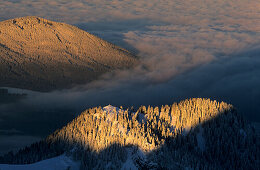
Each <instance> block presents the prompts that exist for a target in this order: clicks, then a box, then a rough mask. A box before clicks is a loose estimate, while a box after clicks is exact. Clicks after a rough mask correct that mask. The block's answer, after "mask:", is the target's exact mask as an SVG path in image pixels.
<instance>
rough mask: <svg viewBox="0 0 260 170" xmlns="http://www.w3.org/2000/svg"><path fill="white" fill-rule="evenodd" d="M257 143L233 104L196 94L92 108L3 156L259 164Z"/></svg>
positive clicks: (176, 165)
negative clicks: (132, 107) (155, 103)
mask: <svg viewBox="0 0 260 170" xmlns="http://www.w3.org/2000/svg"><path fill="white" fill-rule="evenodd" d="M259 146H260V145H259V140H258V139H257V136H256V134H255V133H254V128H253V127H252V126H251V125H248V124H247V123H246V122H245V120H243V119H242V118H241V117H240V116H239V115H238V114H237V112H236V110H235V109H234V108H233V106H232V105H229V104H227V103H224V102H221V103H219V102H216V101H211V100H209V99H200V98H198V99H189V100H185V101H181V102H180V103H178V104H177V103H174V104H173V105H171V106H168V105H165V106H162V107H161V108H160V109H159V108H158V107H151V106H149V107H144V106H142V107H140V108H139V109H138V110H137V111H136V112H133V111H129V110H123V109H119V108H116V107H113V106H107V107H104V108H102V107H98V108H92V109H88V110H86V111H85V112H83V113H82V114H81V115H80V116H78V117H77V118H76V119H74V120H73V121H71V122H70V123H68V125H67V126H65V127H63V128H62V129H60V130H57V131H56V132H54V133H53V134H51V135H50V136H49V137H47V139H46V140H44V141H42V142H40V143H36V144H33V145H32V146H31V147H29V148H25V149H23V150H21V151H19V152H18V153H17V154H16V155H12V154H11V153H9V154H8V155H6V156H5V157H3V158H2V159H0V160H2V162H4V163H19V164H22V163H32V162H36V161H39V160H42V159H46V158H49V157H54V156H57V155H59V154H62V153H64V152H66V153H67V154H68V155H71V156H73V157H74V158H75V159H76V160H81V169H120V168H126V167H127V166H131V167H132V168H133V169H136V168H137V169H187V168H188V169H256V168H257V167H258V165H259V155H260V154H259ZM32 155H33V156H32ZM35 155H37V156H35ZM0 162H1V161H0Z"/></svg>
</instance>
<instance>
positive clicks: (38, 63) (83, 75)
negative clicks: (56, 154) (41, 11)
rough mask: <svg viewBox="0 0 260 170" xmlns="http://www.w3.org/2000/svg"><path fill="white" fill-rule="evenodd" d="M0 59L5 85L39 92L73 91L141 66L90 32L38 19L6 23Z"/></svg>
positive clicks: (0, 27) (0, 32) (0, 34)
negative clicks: (107, 75) (107, 74)
mask: <svg viewBox="0 0 260 170" xmlns="http://www.w3.org/2000/svg"><path fill="white" fill-rule="evenodd" d="M0 56H1V58H0V86H4V87H16V88H24V89H30V90H38V91H50V90H55V89H62V88H70V87H72V86H73V85H75V84H84V83H87V82H90V81H92V80H95V79H97V78H98V77H99V76H100V75H101V74H103V73H105V72H109V71H112V70H114V69H125V68H131V67H133V66H134V65H136V64H137V63H138V62H137V59H136V57H135V56H134V55H132V54H131V53H130V52H128V51H127V50H125V49H123V48H120V47H118V46H116V45H114V44H111V43H109V42H107V41H104V40H102V39H100V38H98V37H96V36H94V35H92V34H90V33H88V32H86V31H83V30H81V29H79V28H77V27H75V26H72V25H69V24H65V23H59V22H54V21H49V20H46V19H43V18H40V17H35V16H28V17H22V18H16V19H11V20H7V21H2V22H0ZM46 75H48V76H46ZM18 82H23V83H18Z"/></svg>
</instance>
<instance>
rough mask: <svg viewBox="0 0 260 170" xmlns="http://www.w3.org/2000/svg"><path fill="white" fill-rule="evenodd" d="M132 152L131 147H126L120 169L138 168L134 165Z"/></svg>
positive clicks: (133, 169) (132, 169)
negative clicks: (125, 156) (125, 155)
mask: <svg viewBox="0 0 260 170" xmlns="http://www.w3.org/2000/svg"><path fill="white" fill-rule="evenodd" d="M132 154H133V148H127V160H126V161H125V163H124V164H123V166H122V168H121V170H130V169H131V170H138V168H137V167H136V166H135V163H134V161H133V159H132Z"/></svg>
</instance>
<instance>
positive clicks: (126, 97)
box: [0, 0, 260, 145]
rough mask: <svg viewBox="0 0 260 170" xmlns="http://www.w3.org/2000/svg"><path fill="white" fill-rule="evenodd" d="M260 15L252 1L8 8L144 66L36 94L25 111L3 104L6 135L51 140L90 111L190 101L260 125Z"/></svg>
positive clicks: (0, 14) (4, 10)
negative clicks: (104, 44) (227, 106)
mask: <svg viewBox="0 0 260 170" xmlns="http://www.w3.org/2000/svg"><path fill="white" fill-rule="evenodd" d="M259 9H260V3H259V2H258V1H252V0H229V1H225V0H216V1H212V0H206V1H203V3H202V2H201V1H200V0H194V1H190V0H187V1H183V0H164V1H162V0H161V1H160V0H150V1H145V0H131V1H128V0H111V1H105V0H95V1H92V0H85V1H81V0H75V1H69V0H56V1H53V0H45V1H41V0H2V1H1V2H0V20H5V19H11V18H15V17H22V16H26V15H36V16H40V17H44V18H46V19H50V20H54V21H61V22H66V23H69V24H74V25H76V26H78V27H80V28H81V29H84V30H86V31H89V32H90V33H93V34H95V35H97V36H99V37H101V38H103V39H105V40H108V41H110V42H112V43H114V44H117V45H120V46H122V47H124V48H127V49H129V50H130V51H132V52H134V53H135V54H136V55H137V56H139V57H140V62H141V64H140V65H138V66H136V67H135V68H133V69H131V70H123V71H122V70H121V71H115V72H112V73H108V74H105V75H103V76H102V77H101V78H100V79H99V80H97V81H94V82H92V83H90V84H87V85H84V86H79V87H75V88H74V89H70V90H63V91H54V92H51V93H37V92H29V95H28V97H27V98H26V99H24V100H21V101H20V102H18V103H11V104H10V103H9V104H2V105H0V111H1V112H0V120H2V121H1V124H2V126H0V129H3V126H7V124H12V122H13V124H14V123H16V124H17V127H15V125H13V127H11V126H10V127H9V128H10V129H12V128H16V129H18V130H21V131H22V132H23V133H24V134H25V135H31V134H34V133H36V131H37V128H39V129H38V130H40V129H43V128H44V126H46V127H47V126H48V128H49V130H48V131H44V132H42V134H43V135H44V134H45V133H46V134H47V132H48V133H49V131H51V129H52V130H54V129H55V128H57V126H58V127H60V126H62V125H63V124H64V123H65V122H67V121H69V120H71V118H72V117H75V116H76V114H79V113H80V112H81V111H83V110H84V109H87V108H88V107H94V106H99V105H102V106H104V105H107V104H112V105H115V106H120V105H122V106H125V107H130V106H135V107H138V106H140V105H162V104H171V103H173V102H176V101H179V100H182V99H185V98H190V97H207V98H212V99H216V100H219V101H226V102H229V103H231V104H233V105H234V106H235V107H237V108H238V109H239V111H240V112H241V113H243V114H244V115H245V116H246V117H247V118H248V119H249V120H252V121H260V115H259V113H260V108H259V105H260V101H259V98H260V79H259V77H260V46H259V44H260V24H259V23H260V22H259V21H260V15H259V12H260V10H259ZM17 110H19V112H18V111H17ZM21 110H22V112H21ZM73 113H74V114H73ZM14 118H17V119H18V118H19V120H20V122H19V121H16V122H15V121H13V119H14ZM50 118H52V119H51V121H50V120H49V119H50ZM57 121H59V122H58V123H57ZM2 122H4V123H2ZM5 122H6V123H5ZM32 122H33V123H32ZM55 122H56V123H55ZM24 123H28V124H27V125H26V127H31V126H34V127H37V128H35V130H34V131H30V130H29V128H26V127H25V126H22V125H21V124H24ZM55 124H56V125H55ZM57 124H58V125H57ZM38 125H39V126H38ZM46 134H45V135H46ZM34 135H35V134H34ZM0 145H1V144H0Z"/></svg>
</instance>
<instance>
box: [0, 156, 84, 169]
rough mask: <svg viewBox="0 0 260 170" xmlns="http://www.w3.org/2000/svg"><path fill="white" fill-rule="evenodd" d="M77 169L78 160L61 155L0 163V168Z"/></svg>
mask: <svg viewBox="0 0 260 170" xmlns="http://www.w3.org/2000/svg"><path fill="white" fill-rule="evenodd" d="M68 169H69V170H79V169H80V162H76V161H73V160H72V159H71V158H69V157H67V156H65V155H61V156H58V157H54V158H51V159H46V160H43V161H40V162H36V163H33V164H26V165H8V164H0V170H68Z"/></svg>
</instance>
